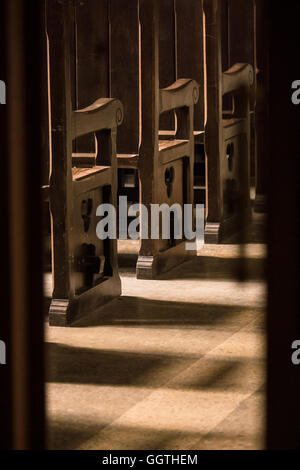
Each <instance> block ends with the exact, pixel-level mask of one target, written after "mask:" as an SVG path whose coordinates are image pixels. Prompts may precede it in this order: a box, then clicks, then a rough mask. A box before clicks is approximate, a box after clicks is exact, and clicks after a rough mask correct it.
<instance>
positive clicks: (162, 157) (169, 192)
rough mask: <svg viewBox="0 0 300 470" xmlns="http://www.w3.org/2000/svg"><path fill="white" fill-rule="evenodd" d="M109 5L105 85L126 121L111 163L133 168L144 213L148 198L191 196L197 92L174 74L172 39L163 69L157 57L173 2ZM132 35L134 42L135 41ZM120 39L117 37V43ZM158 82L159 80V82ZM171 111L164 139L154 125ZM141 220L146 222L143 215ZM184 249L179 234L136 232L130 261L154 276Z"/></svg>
mask: <svg viewBox="0 0 300 470" xmlns="http://www.w3.org/2000/svg"><path fill="white" fill-rule="evenodd" d="M110 6H111V8H110V21H111V31H112V33H113V32H114V31H117V33H118V41H117V42H116V38H115V37H114V35H113V34H112V39H111V44H112V48H111V70H112V72H111V80H112V82H111V88H112V90H113V92H114V93H115V94H117V95H118V97H120V99H121V100H122V102H123V103H124V107H125V113H126V115H128V116H132V119H131V121H130V122H128V121H127V123H126V121H125V122H124V124H123V127H122V129H121V130H120V135H123V137H122V138H120V141H118V165H119V168H122V169H124V168H125V169H136V170H137V171H138V175H139V184H140V188H139V191H140V198H139V200H140V202H141V203H142V204H144V205H145V206H146V208H147V209H148V213H150V206H151V204H162V203H166V204H168V205H169V206H171V205H172V204H174V203H179V204H180V205H181V206H183V204H184V203H192V202H193V165H194V135H193V120H194V118H193V112H194V104H195V103H196V102H197V101H198V97H199V92H198V84H197V83H196V82H195V81H193V80H191V79H186V80H177V81H175V82H174V80H175V78H176V77H175V75H173V73H174V70H175V68H174V63H173V58H172V55H173V57H175V55H174V54H175V51H173V49H172V47H173V46H174V42H173V41H172V43H171V44H170V56H171V59H170V65H171V73H170V71H168V70H166V69H164V67H163V63H162V62H160V61H159V49H160V48H159V20H160V15H165V17H166V18H167V19H168V11H169V15H171V17H172V12H173V13H174V10H173V4H172V2H163V3H161V2H158V1H157V0H147V1H145V0H140V1H139V2H138V1H137V0H131V2H130V9H129V8H128V2H125V1H122V0H119V1H118V0H111V2H110ZM168 7H170V9H169V10H168ZM120 18H122V22H120ZM138 38H139V48H140V49H139V48H138V47H137V44H138V43H137V39H138ZM120 42H121V44H123V45H124V47H123V48H122V49H121V51H120V45H119V44H120ZM167 43H168V38H162V37H161V41H160V45H161V46H163V47H167ZM120 54H121V57H120ZM139 57H140V59H139ZM127 64H130V67H128V66H127ZM172 69H173V72H172ZM160 70H166V72H164V73H165V75H164V76H163V75H161V76H160V73H159V72H160ZM134 71H136V76H135V75H134ZM128 74H130V77H129V76H128ZM161 74H162V72H161ZM160 83H163V84H164V86H165V88H161V86H160ZM166 85H168V86H166ZM138 111H140V114H139V120H138V119H137V113H138ZM175 111H176V116H177V130H176V134H175V135H174V134H173V136H171V139H168V140H165V139H164V138H163V135H162V133H160V132H159V128H160V125H159V124H160V123H161V124H162V123H163V122H164V121H165V122H166V121H167V122H170V121H169V120H170V119H172V116H174V112H175ZM164 114H165V116H167V117H165V116H163V115H164ZM134 116H135V119H134ZM125 119H126V118H125ZM174 122H175V120H174ZM137 124H138V125H137ZM126 125H127V126H128V128H129V131H128V129H127V127H126ZM132 129H133V134H131V132H132ZM122 133H123V134H122ZM170 175H172V176H171V177H170V178H169V176H170ZM170 179H171V180H172V181H170ZM148 227H149V229H150V227H151V217H150V216H149V220H148ZM149 236H150V231H149ZM171 238H172V237H171ZM190 254H191V252H188V251H186V250H185V243H184V240H183V239H181V240H173V239H171V240H163V239H162V238H160V239H158V240H151V239H143V240H141V246H140V252H139V257H138V262H137V277H138V278H143V279H151V278H154V277H156V276H157V275H158V274H160V273H162V272H164V271H167V270H169V269H170V268H171V267H172V266H175V265H177V264H179V263H180V262H182V261H183V260H184V259H186V257H187V256H188V255H190Z"/></svg>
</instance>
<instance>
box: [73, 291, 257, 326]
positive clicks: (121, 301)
mask: <svg viewBox="0 0 300 470" xmlns="http://www.w3.org/2000/svg"><path fill="white" fill-rule="evenodd" d="M258 313H261V314H262V316H263V313H264V308H263V307H257V306H254V307H249V306H245V305H222V304H206V303H192V302H174V301H169V300H167V301H163V300H153V299H144V298H141V297H131V296H122V297H119V298H118V299H115V300H113V301H112V302H110V303H108V304H106V305H105V306H104V307H102V308H101V309H100V310H99V311H98V312H96V313H95V314H92V315H89V316H85V317H83V318H81V319H78V320H76V321H74V323H73V324H72V327H76V328H78V327H92V326H115V327H125V328H126V327H130V328H132V327H137V328H139V327H140V328H157V327H159V328H168V329H174V328H180V329H191V328H192V329H197V328H199V329H200V328H201V329H203V328H205V329H207V330H210V329H215V328H216V327H217V328H218V329H219V330H222V327H224V328H226V330H227V329H231V328H232V329H233V330H234V331H236V330H237V329H239V328H241V327H243V326H244V325H245V324H246V322H247V321H248V322H250V321H251V320H253V319H254V318H255V317H256V316H257V314H258ZM261 328H264V325H263V323H262V324H261Z"/></svg>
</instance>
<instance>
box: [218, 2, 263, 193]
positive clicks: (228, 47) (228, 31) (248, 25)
mask: <svg viewBox="0 0 300 470" xmlns="http://www.w3.org/2000/svg"><path fill="white" fill-rule="evenodd" d="M222 8H223V9H224V10H225V9H226V10H227V11H226V12H225V11H224V13H223V21H224V20H225V22H226V23H225V24H223V28H222V29H223V34H222V37H223V38H224V37H225V36H226V37H227V41H224V42H223V44H222V57H224V59H225V60H224V61H223V71H224V70H227V69H229V68H230V67H232V66H233V65H234V64H236V63H238V62H243V63H247V64H250V65H252V67H253V70H254V72H255V73H254V83H253V86H252V93H251V95H250V123H251V131H250V132H251V135H250V139H251V140H250V177H251V186H257V185H256V183H255V181H256V179H257V172H258V167H259V164H258V161H257V158H258V154H257V129H256V128H257V125H256V83H257V77H258V74H259V70H258V67H257V47H256V43H257V39H256V1H255V0H244V1H242V2H241V1H240V0H226V1H225V2H223V3H222ZM225 61H226V62H225Z"/></svg>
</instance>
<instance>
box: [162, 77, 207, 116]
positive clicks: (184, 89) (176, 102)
mask: <svg viewBox="0 0 300 470" xmlns="http://www.w3.org/2000/svg"><path fill="white" fill-rule="evenodd" d="M198 100H199V85H198V83H197V82H196V81H195V80H192V79H186V78H181V79H179V80H176V82H174V83H173V84H172V85H171V86H169V87H167V88H163V89H161V90H160V114H161V113H164V112H165V111H170V110H172V109H176V108H182V107H184V106H193V105H194V104H196V103H197V101H198Z"/></svg>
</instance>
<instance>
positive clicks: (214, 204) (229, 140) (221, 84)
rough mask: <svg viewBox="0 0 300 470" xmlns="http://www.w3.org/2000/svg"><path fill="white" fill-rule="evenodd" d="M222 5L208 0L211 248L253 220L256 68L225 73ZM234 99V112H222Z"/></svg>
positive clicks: (239, 65) (208, 233)
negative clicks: (252, 98)
mask: <svg viewBox="0 0 300 470" xmlns="http://www.w3.org/2000/svg"><path fill="white" fill-rule="evenodd" d="M221 3H222V2H220V1H219V0H204V4H203V5H204V12H205V35H206V74H207V93H206V106H207V121H206V126H205V152H206V158H207V207H206V211H207V220H206V227H205V241H206V243H219V242H220V241H221V240H222V239H223V238H224V237H226V236H227V235H229V234H231V233H233V232H234V231H239V230H241V229H242V228H243V227H244V226H245V224H246V223H247V222H248V221H249V218H250V93H251V87H252V86H253V83H254V71H253V67H252V66H251V65H250V64H247V63H236V64H235V65H233V66H232V67H230V69H228V70H227V71H225V72H223V70H222V60H221V59H222V58H221V51H222V48H221V46H222V45H221V39H222V28H221V26H222V12H221ZM226 95H228V96H232V100H233V101H232V103H233V107H232V109H231V110H229V111H227V110H226V109H224V107H223V99H224V97H226Z"/></svg>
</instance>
